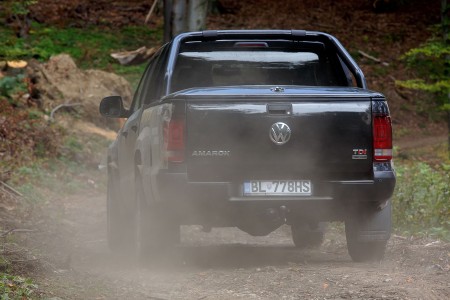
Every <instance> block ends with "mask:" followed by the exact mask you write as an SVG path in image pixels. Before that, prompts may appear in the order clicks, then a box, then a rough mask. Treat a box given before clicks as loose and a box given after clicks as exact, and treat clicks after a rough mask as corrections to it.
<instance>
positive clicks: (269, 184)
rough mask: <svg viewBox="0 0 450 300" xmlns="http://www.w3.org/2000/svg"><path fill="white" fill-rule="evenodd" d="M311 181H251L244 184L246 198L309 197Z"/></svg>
mask: <svg viewBox="0 0 450 300" xmlns="http://www.w3.org/2000/svg"><path fill="white" fill-rule="evenodd" d="M311 194H312V185H311V180H253V181H246V182H244V195H246V196H262V195H266V196H311Z"/></svg>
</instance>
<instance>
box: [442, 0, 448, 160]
mask: <svg viewBox="0 0 450 300" xmlns="http://www.w3.org/2000/svg"><path fill="white" fill-rule="evenodd" d="M441 4H442V9H441V24H442V34H443V39H444V44H445V45H448V44H449V43H450V39H449V37H448V31H449V22H450V7H448V6H447V0H442V2H441ZM446 61H447V62H446V63H447V64H449V62H450V55H447V60H446ZM447 75H449V76H450V74H447ZM447 98H448V104H449V105H450V91H448V93H447ZM447 128H448V133H447V134H448V140H447V147H448V148H447V150H448V156H449V158H450V110H449V111H447Z"/></svg>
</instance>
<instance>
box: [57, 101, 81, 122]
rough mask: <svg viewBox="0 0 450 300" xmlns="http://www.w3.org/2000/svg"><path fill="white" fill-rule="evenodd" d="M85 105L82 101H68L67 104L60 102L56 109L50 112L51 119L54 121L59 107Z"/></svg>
mask: <svg viewBox="0 0 450 300" xmlns="http://www.w3.org/2000/svg"><path fill="white" fill-rule="evenodd" d="M81 105H83V104H82V103H66V104H60V105H58V106H56V107H55V108H54V109H52V112H51V113H50V121H54V120H55V118H54V115H55V113H56V111H58V110H59V109H61V108H63V107H74V106H81Z"/></svg>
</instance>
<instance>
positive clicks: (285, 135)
mask: <svg viewBox="0 0 450 300" xmlns="http://www.w3.org/2000/svg"><path fill="white" fill-rule="evenodd" d="M269 137H270V139H271V140H272V142H274V143H275V144H277V145H284V144H286V143H287V142H288V141H289V139H290V138H291V129H290V128H289V126H287V124H285V123H283V122H277V123H275V124H273V125H272V127H270V132H269Z"/></svg>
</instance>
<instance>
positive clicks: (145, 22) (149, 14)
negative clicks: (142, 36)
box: [144, 0, 158, 24]
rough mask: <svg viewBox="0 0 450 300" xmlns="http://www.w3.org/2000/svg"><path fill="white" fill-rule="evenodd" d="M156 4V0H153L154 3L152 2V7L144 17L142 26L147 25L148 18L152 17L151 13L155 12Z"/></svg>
mask: <svg viewBox="0 0 450 300" xmlns="http://www.w3.org/2000/svg"><path fill="white" fill-rule="evenodd" d="M157 3H158V0H154V1H153V4H152V7H151V8H150V10H149V12H148V14H147V16H146V17H145V21H144V24H147V23H148V21H149V20H150V17H151V16H152V14H153V11H154V10H155V8H156V4H157Z"/></svg>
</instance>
